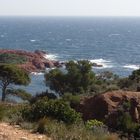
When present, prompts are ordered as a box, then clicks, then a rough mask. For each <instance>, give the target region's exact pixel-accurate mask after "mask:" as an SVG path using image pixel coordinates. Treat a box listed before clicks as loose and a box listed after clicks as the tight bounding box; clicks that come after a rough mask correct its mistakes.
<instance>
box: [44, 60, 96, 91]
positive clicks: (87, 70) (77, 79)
mask: <svg viewBox="0 0 140 140" xmlns="http://www.w3.org/2000/svg"><path fill="white" fill-rule="evenodd" d="M45 80H46V84H47V85H49V86H50V88H51V89H52V90H55V91H56V92H58V93H59V94H64V93H65V92H71V93H73V94H76V93H83V92H88V91H89V90H90V86H91V85H92V84H93V83H94V81H95V74H94V72H93V71H92V65H91V64H90V62H89V61H87V60H82V61H78V62H74V61H69V62H68V63H67V64H66V73H64V72H62V71H61V70H60V69H54V70H51V71H50V72H49V73H46V74H45Z"/></svg>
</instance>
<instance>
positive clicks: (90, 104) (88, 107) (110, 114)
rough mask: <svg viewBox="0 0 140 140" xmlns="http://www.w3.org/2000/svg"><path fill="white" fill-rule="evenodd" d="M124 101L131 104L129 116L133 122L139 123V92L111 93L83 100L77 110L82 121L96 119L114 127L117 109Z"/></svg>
mask: <svg viewBox="0 0 140 140" xmlns="http://www.w3.org/2000/svg"><path fill="white" fill-rule="evenodd" d="M125 101H129V102H130V103H131V108H130V114H131V117H132V119H133V120H134V121H135V122H140V92H130V91H113V92H107V93H104V94H101V95H97V96H94V97H87V98H84V99H83V100H82V101H81V103H80V105H79V106H78V108H77V110H78V111H80V112H81V113H82V114H83V118H84V120H88V119H98V120H101V121H106V122H107V123H108V125H109V126H111V127H115V126H116V121H117V118H118V109H119V108H120V106H122V105H123V103H124V102H125Z"/></svg>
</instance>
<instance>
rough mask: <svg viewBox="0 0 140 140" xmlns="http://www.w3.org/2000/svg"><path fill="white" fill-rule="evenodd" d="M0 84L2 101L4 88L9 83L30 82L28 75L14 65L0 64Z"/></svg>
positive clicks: (20, 83) (4, 94)
mask: <svg viewBox="0 0 140 140" xmlns="http://www.w3.org/2000/svg"><path fill="white" fill-rule="evenodd" d="M0 81H1V82H0V85H1V87H2V101H4V100H5V97H6V90H7V87H8V86H9V85H10V84H15V85H25V86H26V85H28V84H29V83H30V77H29V75H28V74H27V73H26V72H25V71H24V70H22V69H20V68H18V67H17V66H16V65H9V64H3V65H0Z"/></svg>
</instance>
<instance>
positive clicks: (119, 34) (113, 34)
mask: <svg viewBox="0 0 140 140" xmlns="http://www.w3.org/2000/svg"><path fill="white" fill-rule="evenodd" d="M119 35H120V34H110V35H108V36H109V37H112V36H119Z"/></svg>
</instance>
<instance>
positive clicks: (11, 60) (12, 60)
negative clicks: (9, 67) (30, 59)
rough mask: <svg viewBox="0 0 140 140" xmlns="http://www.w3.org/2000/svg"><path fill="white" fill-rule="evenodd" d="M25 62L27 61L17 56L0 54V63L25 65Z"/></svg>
mask: <svg viewBox="0 0 140 140" xmlns="http://www.w3.org/2000/svg"><path fill="white" fill-rule="evenodd" d="M26 61H27V58H26V57H24V56H20V55H17V54H8V53H3V54H0V63H6V64H23V63H26Z"/></svg>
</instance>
